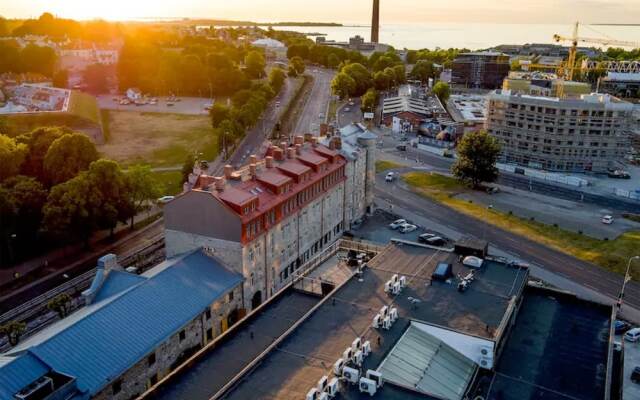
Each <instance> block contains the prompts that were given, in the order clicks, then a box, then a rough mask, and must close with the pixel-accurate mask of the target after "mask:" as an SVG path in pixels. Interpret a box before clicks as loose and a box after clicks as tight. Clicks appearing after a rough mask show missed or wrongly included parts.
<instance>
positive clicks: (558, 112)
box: [486, 89, 633, 172]
mask: <svg viewBox="0 0 640 400" xmlns="http://www.w3.org/2000/svg"><path fill="white" fill-rule="evenodd" d="M487 107H488V112H487V120H486V129H487V131H488V132H489V133H490V134H491V135H493V136H494V137H496V138H497V139H498V140H499V141H500V144H501V145H502V153H501V161H502V162H506V163H514V164H518V165H522V166H527V167H533V168H541V169H545V170H549V171H574V172H584V171H593V172H605V171H606V170H607V169H608V168H609V167H612V166H614V165H615V163H616V161H618V160H620V159H622V158H623V156H624V154H625V152H626V151H627V150H628V146H629V137H630V130H631V126H630V125H631V113H632V110H633V105H632V104H630V103H626V102H623V101H621V100H619V99H617V98H615V97H612V96H610V95H606V94H597V93H593V94H580V95H577V96H568V97H549V96H545V95H531V94H523V93H522V92H517V91H513V90H509V89H502V90H496V91H495V92H493V93H491V94H490V95H489V101H488V106H487Z"/></svg>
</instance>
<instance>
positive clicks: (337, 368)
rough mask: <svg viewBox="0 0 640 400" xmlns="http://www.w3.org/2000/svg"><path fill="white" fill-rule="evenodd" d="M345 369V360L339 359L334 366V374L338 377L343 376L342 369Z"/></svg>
mask: <svg viewBox="0 0 640 400" xmlns="http://www.w3.org/2000/svg"><path fill="white" fill-rule="evenodd" d="M343 368H344V359H343V358H338V361H336V362H335V363H334V364H333V373H334V374H335V375H336V376H342V369H343Z"/></svg>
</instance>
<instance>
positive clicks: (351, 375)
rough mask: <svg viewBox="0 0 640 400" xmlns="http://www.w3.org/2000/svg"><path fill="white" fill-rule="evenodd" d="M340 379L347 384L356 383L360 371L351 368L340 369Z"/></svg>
mask: <svg viewBox="0 0 640 400" xmlns="http://www.w3.org/2000/svg"><path fill="white" fill-rule="evenodd" d="M342 377H343V378H344V379H346V380H347V382H349V383H358V379H359V378H360V371H358V370H357V369H355V368H351V367H344V368H343V369H342Z"/></svg>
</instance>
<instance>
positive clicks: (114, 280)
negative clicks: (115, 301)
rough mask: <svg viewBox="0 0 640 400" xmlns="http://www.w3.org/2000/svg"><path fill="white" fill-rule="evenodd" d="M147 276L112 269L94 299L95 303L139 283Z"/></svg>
mask: <svg viewBox="0 0 640 400" xmlns="http://www.w3.org/2000/svg"><path fill="white" fill-rule="evenodd" d="M145 279H146V278H144V277H142V276H140V275H135V274H130V273H128V272H122V271H118V270H111V271H109V273H108V274H107V278H106V279H105V281H104V283H103V284H102V286H101V287H100V289H99V290H98V293H97V294H96V297H95V298H94V299H93V303H98V302H100V301H102V300H105V299H108V298H109V297H111V296H115V295H116V294H118V293H121V292H124V291H125V290H127V289H129V288H131V287H133V286H135V285H137V284H138V283H140V282H142V281H144V280H145Z"/></svg>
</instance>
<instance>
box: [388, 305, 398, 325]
mask: <svg viewBox="0 0 640 400" xmlns="http://www.w3.org/2000/svg"><path fill="white" fill-rule="evenodd" d="M389 318H391V323H394V322H396V320H397V319H398V309H397V308H396V307H392V308H391V311H389Z"/></svg>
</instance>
